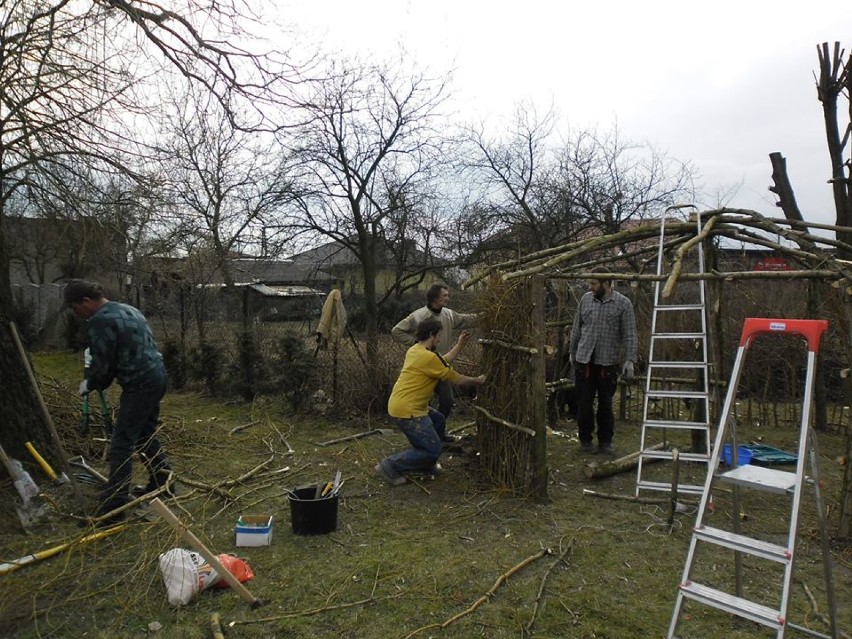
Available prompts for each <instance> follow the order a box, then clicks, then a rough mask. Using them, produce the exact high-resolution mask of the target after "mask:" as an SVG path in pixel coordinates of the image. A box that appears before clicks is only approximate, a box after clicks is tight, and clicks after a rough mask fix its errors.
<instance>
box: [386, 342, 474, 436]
mask: <svg viewBox="0 0 852 639" xmlns="http://www.w3.org/2000/svg"><path fill="white" fill-rule="evenodd" d="M461 377H462V376H461V375H460V374H459V373H457V372H456V371H454V370H453V369H452V368H450V367H449V364H445V363H444V362H443V361H442V360H441V358H440V357H438V355H437V353H434V352H433V351H430V350H427V349H426V348H425V347H424V346H423V344H422V343H420V342H418V343H417V344H415V345H414V346H412V347H411V348H409V349H408V351H407V352H406V354H405V362H404V363H403V365H402V372H400V374H399V378H398V379H397V380H396V383H395V384H394V385H393V391H391V396H390V399H389V400H388V413H389V414H390V416H391V417H396V418H398V419H408V418H409V417H423V416H424V415H428V414H429V400H430V399H432V393H434V392H435V386H436V385H437V384H438V381H439V380H442V379H446V380H448V381H450V382H453V383H455V382H458V381H459V380H460V379H461Z"/></svg>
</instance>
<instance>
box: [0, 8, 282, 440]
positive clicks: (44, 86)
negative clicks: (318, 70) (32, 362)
mask: <svg viewBox="0 0 852 639" xmlns="http://www.w3.org/2000/svg"><path fill="white" fill-rule="evenodd" d="M241 6H242V5H241V4H239V3H238V2H237V0H233V1H229V2H225V3H206V2H205V3H201V2H196V1H195V0H182V1H181V2H179V3H178V4H172V5H170V7H171V8H166V6H165V5H159V4H157V2H145V3H139V2H135V1H131V0H81V1H77V2H71V1H70V0H7V1H6V2H5V3H4V4H3V9H2V11H0V323H2V325H3V327H2V329H0V330H4V331H5V330H8V324H9V321H10V320H12V319H13V318H14V317H15V307H14V300H13V298H12V293H11V286H10V281H9V256H8V254H7V253H6V252H5V249H4V247H6V246H7V245H8V244H7V242H6V241H5V238H4V237H3V234H4V233H5V232H6V231H5V225H4V220H5V216H6V210H7V207H8V206H9V204H10V202H11V199H12V198H13V197H14V196H15V194H18V193H20V192H22V191H24V190H25V189H30V190H31V191H38V190H45V189H50V190H53V189H54V187H55V186H56V184H57V181H56V180H46V179H35V176H45V175H51V176H54V177H58V176H60V175H61V174H62V173H70V174H75V175H77V177H78V178H82V177H83V176H84V172H83V171H82V170H81V169H80V168H79V167H81V166H86V165H88V166H89V168H90V169H92V170H100V171H122V172H127V173H129V174H133V171H132V168H131V167H130V166H129V165H128V164H127V163H125V161H124V160H123V159H122V158H125V157H126V155H125V150H126V149H125V147H126V146H127V145H129V144H130V143H131V142H133V140H134V136H135V134H134V133H130V132H128V123H129V122H130V121H131V119H132V116H133V114H139V113H141V109H142V108H144V106H146V105H149V104H150V100H151V99H153V98H156V92H155V91H154V92H152V91H150V90H149V91H146V92H141V91H139V90H137V89H138V88H139V86H140V83H142V82H143V81H146V80H151V78H152V77H154V78H156V73H157V72H160V70H161V69H162V68H163V65H167V66H168V67H169V68H171V69H176V70H177V71H178V72H179V73H181V74H182V75H184V76H185V77H187V78H189V79H191V80H192V81H194V82H197V83H200V84H202V85H203V86H205V87H207V89H208V90H210V91H211V92H213V93H214V94H215V95H216V96H217V98H219V99H220V100H221V101H222V103H223V104H229V103H230V102H229V100H232V99H233V98H232V96H234V95H242V96H245V97H249V98H251V100H249V101H251V102H253V103H254V104H256V105H257V110H256V112H257V113H263V111H264V109H263V106H262V105H261V104H260V97H259V94H260V92H261V91H265V90H268V89H271V88H274V87H273V83H274V81H275V80H276V79H278V78H280V77H281V76H280V75H275V74H273V73H270V72H269V71H268V70H267V69H268V67H267V66H266V62H267V60H266V59H264V58H261V57H258V56H252V55H251V54H249V53H248V52H247V51H245V50H243V49H241V48H239V47H238V46H235V45H231V44H228V43H231V42H234V43H240V42H247V40H246V38H245V37H244V36H243V35H242V32H241V30H240V26H239V25H240V24H241V19H242V18H243V17H245V16H244V15H242V14H241V9H240V7H241ZM152 69H153V74H151V75H147V74H149V73H151V70H152ZM278 70H279V71H280V68H279V69H278ZM276 86H280V85H276ZM53 194H54V195H56V197H59V198H62V197H64V194H63V193H62V192H61V190H56V191H55V192H54V193H53ZM0 378H2V379H3V384H4V392H3V393H0V411H2V413H3V415H4V418H5V424H4V429H3V433H4V446H5V447H7V448H8V450H9V452H10V453H11V454H13V455H23V453H24V448H23V442H24V440H26V439H32V440H33V441H34V443H35V445H36V446H37V447H39V448H40V449H42V450H46V451H50V452H52V453H55V452H56V451H55V447H54V446H53V443H52V442H51V441H50V438H49V437H48V436H47V434H46V433H47V429H46V426H45V427H43V428H42V429H40V430H39V431H33V430H32V422H33V418H34V416H37V415H39V414H40V411H39V410H38V404H37V403H36V400H35V398H34V396H33V395H32V392H31V389H30V386H29V382H28V378H27V376H26V374H25V370H24V368H23V366H22V364H21V361H20V358H19V356H18V352H17V350H16V349H15V346H14V345H13V343H12V342H11V340H9V339H3V340H0Z"/></svg>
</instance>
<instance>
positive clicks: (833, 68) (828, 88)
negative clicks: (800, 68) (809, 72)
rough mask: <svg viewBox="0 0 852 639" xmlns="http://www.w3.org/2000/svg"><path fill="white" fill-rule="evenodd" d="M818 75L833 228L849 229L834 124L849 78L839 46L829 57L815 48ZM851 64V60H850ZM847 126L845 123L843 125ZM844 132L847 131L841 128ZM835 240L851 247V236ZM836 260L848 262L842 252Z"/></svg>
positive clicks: (847, 188) (841, 142) (847, 191)
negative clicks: (817, 58)
mask: <svg viewBox="0 0 852 639" xmlns="http://www.w3.org/2000/svg"><path fill="white" fill-rule="evenodd" d="M817 53H818V55H819V67H820V73H819V78H818V80H817V97H818V99H819V101H820V102H821V103H822V114H823V121H824V123H825V139H826V142H827V143H828V157H829V159H830V160H831V180H830V182H831V188H832V192H833V195H834V210H835V214H836V217H837V221H836V224H837V226H852V185H850V182H849V179H850V178H849V177H847V175H846V166H845V163H844V160H843V151H844V148H845V146H846V143H847V140H846V139H844V138H842V137H841V135H840V128H839V126H838V122H837V115H838V112H837V99H838V97H839V96H840V95H841V94H842V93H843V91H844V90H845V91H847V92H848V91H849V89H850V88H852V75H850V73H849V67H848V65H849V62H847V63H845V64H844V62H843V60H842V59H841V57H840V56H841V50H840V43H839V42H835V43H834V50H833V54H832V55H831V56H829V50H828V43H827V42H823V43H822V45H821V46H819V47H817ZM850 61H852V58H850ZM850 121H852V104H851V105H850ZM847 124H849V123H847ZM843 129H844V130H848V129H847V127H843ZM837 239H838V240H841V241H842V242H845V243H846V244H852V232H846V231H838V232H837ZM838 257H840V258H842V259H852V255H849V252H848V251H847V250H846V249H843V248H841V249H839V250H838Z"/></svg>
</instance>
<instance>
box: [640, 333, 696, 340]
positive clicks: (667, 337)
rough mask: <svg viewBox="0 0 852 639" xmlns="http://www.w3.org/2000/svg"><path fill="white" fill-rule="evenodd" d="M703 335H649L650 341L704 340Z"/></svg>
mask: <svg viewBox="0 0 852 639" xmlns="http://www.w3.org/2000/svg"><path fill="white" fill-rule="evenodd" d="M705 337H706V336H705V335H704V333H651V339H652V340H654V339H705Z"/></svg>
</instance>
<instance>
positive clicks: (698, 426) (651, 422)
mask: <svg viewBox="0 0 852 639" xmlns="http://www.w3.org/2000/svg"><path fill="white" fill-rule="evenodd" d="M644 425H645V426H646V427H648V426H650V427H652V428H683V429H687V430H709V428H710V424H705V423H704V422H681V421H674V420H672V421H666V420H662V419H646V420H645V422H644Z"/></svg>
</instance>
